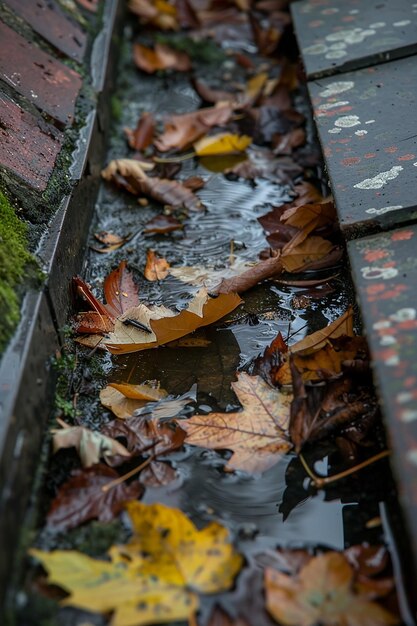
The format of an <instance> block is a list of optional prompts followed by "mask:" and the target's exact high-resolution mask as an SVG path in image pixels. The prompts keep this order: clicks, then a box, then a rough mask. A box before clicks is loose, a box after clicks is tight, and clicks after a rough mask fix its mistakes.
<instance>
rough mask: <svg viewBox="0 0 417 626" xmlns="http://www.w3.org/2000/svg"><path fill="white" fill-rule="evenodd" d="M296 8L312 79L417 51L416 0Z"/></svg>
mask: <svg viewBox="0 0 417 626" xmlns="http://www.w3.org/2000/svg"><path fill="white" fill-rule="evenodd" d="M291 8H292V14H293V19H294V25H295V30H296V33H297V35H298V40H299V44H300V49H301V54H302V56H303V60H304V65H305V68H306V72H307V76H308V77H309V78H317V77H319V76H325V75H331V74H335V73H337V72H346V71H349V70H353V69H360V68H364V67H367V66H369V65H372V64H377V63H381V62H382V61H387V60H389V59H396V58H400V57H404V56H408V55H410V54H415V53H416V52H417V3H416V2H413V0H302V1H301V2H295V3H293V4H292V5H291Z"/></svg>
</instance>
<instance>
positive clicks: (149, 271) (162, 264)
mask: <svg viewBox="0 0 417 626" xmlns="http://www.w3.org/2000/svg"><path fill="white" fill-rule="evenodd" d="M169 267H170V265H169V263H168V261H167V260H166V259H164V258H162V257H160V256H158V255H157V254H156V252H155V250H148V251H147V252H146V267H145V271H144V276H145V278H146V280H150V281H155V280H163V279H164V278H166V277H167V276H168V274H169Z"/></svg>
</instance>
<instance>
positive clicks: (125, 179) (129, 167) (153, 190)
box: [101, 159, 203, 210]
mask: <svg viewBox="0 0 417 626" xmlns="http://www.w3.org/2000/svg"><path fill="white" fill-rule="evenodd" d="M101 175H102V176H103V178H104V179H105V180H108V181H111V182H114V183H115V184H116V185H118V186H119V187H122V188H124V189H126V190H127V191H129V192H130V193H133V194H135V195H138V196H142V195H145V196H148V197H150V198H153V199H154V200H157V201H158V202H161V203H162V204H168V205H170V206H173V207H185V208H186V209H190V210H199V209H202V208H203V204H202V203H201V201H200V200H199V198H197V196H196V195H195V194H194V193H193V192H192V191H191V190H190V189H188V188H187V187H184V185H182V184H181V183H179V182H178V181H175V180H168V179H167V178H157V177H156V176H154V177H152V178H150V177H149V176H147V174H146V173H145V172H144V170H143V167H142V165H141V164H139V162H138V161H135V160H134V159H116V160H114V161H110V163H109V165H108V166H107V167H106V168H105V169H104V170H103V171H102V173H101Z"/></svg>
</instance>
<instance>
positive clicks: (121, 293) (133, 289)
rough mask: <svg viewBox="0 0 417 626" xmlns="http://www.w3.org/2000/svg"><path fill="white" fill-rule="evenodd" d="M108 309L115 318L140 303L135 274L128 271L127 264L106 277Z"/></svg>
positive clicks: (105, 293) (122, 264)
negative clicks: (134, 278)
mask: <svg viewBox="0 0 417 626" xmlns="http://www.w3.org/2000/svg"><path fill="white" fill-rule="evenodd" d="M103 290H104V297H105V298H106V302H107V304H106V309H107V310H108V311H109V313H110V315H111V316H112V317H114V318H116V317H118V316H119V315H122V314H123V313H124V312H125V311H127V310H128V309H130V308H131V307H132V306H136V305H137V304H138V302H139V295H138V291H139V290H138V287H137V285H136V283H135V282H134V280H133V274H132V273H131V272H130V271H129V270H128V269H127V262H126V261H122V262H121V263H120V265H119V266H118V267H117V268H116V269H115V270H114V271H113V272H111V273H110V274H109V275H108V276H106V278H105V280H104V285H103Z"/></svg>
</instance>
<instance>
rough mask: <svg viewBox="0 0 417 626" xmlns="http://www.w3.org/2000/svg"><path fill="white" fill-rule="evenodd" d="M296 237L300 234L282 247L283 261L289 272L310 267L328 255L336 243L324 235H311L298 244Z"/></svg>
mask: <svg viewBox="0 0 417 626" xmlns="http://www.w3.org/2000/svg"><path fill="white" fill-rule="evenodd" d="M296 238H297V239H298V235H295V237H293V239H291V241H289V242H288V243H286V244H285V246H284V247H283V248H282V252H281V262H282V265H283V267H284V268H285V269H286V271H287V272H299V271H302V270H305V269H308V268H309V267H310V266H311V264H312V263H314V262H315V261H320V260H321V259H323V258H324V257H326V256H327V255H328V254H329V253H330V251H331V250H333V248H334V245H333V244H332V243H331V242H330V241H327V240H326V239H323V237H315V236H312V235H310V236H309V237H307V238H306V239H304V241H302V242H301V243H298V244H296V243H295V240H296Z"/></svg>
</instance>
